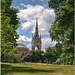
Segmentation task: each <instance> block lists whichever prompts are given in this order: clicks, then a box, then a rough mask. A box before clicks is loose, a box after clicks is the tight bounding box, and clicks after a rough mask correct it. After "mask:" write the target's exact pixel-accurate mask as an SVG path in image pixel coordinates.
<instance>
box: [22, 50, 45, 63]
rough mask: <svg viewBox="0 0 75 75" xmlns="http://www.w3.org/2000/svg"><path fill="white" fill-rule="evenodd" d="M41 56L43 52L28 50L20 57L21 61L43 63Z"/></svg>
mask: <svg viewBox="0 0 75 75" xmlns="http://www.w3.org/2000/svg"><path fill="white" fill-rule="evenodd" d="M43 55H44V52H43V51H41V50H36V51H33V50H30V51H29V52H28V53H26V54H25V55H24V56H23V57H22V61H28V62H43V60H44V58H43Z"/></svg>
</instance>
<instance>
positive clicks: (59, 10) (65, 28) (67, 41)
mask: <svg viewBox="0 0 75 75" xmlns="http://www.w3.org/2000/svg"><path fill="white" fill-rule="evenodd" d="M48 6H49V8H52V9H54V12H55V20H54V22H53V23H52V25H51V28H50V30H49V33H50V37H51V39H52V40H56V41H57V42H58V43H61V44H62V48H61V49H62V51H63V53H65V58H67V57H68V56H69V59H74V0H50V1H48ZM63 53H62V54H63ZM71 55H72V56H71ZM61 56H63V55H61ZM70 56H71V58H70ZM66 60H67V59H66ZM68 62H69V60H68Z"/></svg>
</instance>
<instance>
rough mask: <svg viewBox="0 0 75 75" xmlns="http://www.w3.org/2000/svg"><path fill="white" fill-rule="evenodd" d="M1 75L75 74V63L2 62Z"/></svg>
mask: <svg viewBox="0 0 75 75" xmlns="http://www.w3.org/2000/svg"><path fill="white" fill-rule="evenodd" d="M1 75H74V65H51V64H48V65H47V64H43V63H27V64H23V63H1Z"/></svg>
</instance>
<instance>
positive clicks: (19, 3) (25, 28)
mask: <svg viewBox="0 0 75 75" xmlns="http://www.w3.org/2000/svg"><path fill="white" fill-rule="evenodd" d="M11 7H14V8H18V9H19V13H17V15H18V17H19V18H20V22H21V24H20V26H19V28H18V29H17V32H18V34H19V35H20V37H19V39H17V42H18V43H23V44H25V45H26V46H27V47H28V48H29V49H30V50H31V41H32V34H34V32H35V26H36V18H38V30H39V34H40V33H41V35H42V39H41V40H42V50H43V51H44V50H45V48H47V47H48V46H54V45H55V44H56V42H55V41H51V38H50V34H49V33H48V31H49V29H50V27H51V24H52V22H53V21H54V19H55V13H54V10H53V9H51V8H48V0H13V2H12V5H11Z"/></svg>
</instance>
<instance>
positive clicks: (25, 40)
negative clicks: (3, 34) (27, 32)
mask: <svg viewBox="0 0 75 75" xmlns="http://www.w3.org/2000/svg"><path fill="white" fill-rule="evenodd" d="M31 40H32V38H28V37H26V36H21V35H20V36H19V39H17V43H22V44H24V45H25V46H26V47H28V48H29V49H31Z"/></svg>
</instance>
